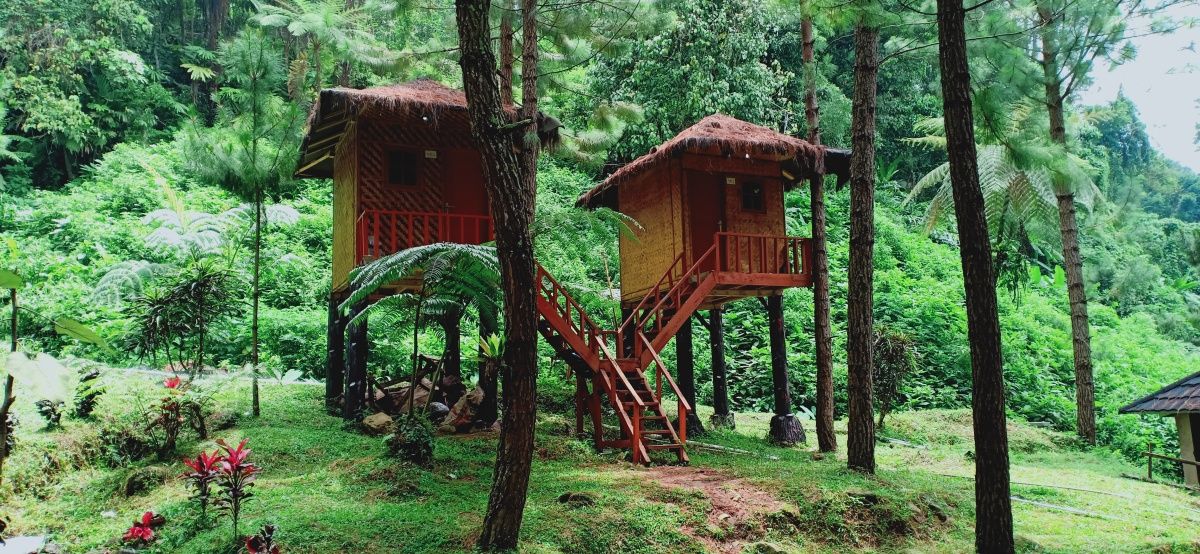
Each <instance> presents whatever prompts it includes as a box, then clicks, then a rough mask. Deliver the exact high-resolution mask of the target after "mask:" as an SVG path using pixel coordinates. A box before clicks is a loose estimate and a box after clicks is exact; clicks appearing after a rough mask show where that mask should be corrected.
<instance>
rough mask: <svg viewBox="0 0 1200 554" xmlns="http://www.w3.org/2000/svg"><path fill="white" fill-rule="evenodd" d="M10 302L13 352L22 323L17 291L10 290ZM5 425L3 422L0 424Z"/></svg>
mask: <svg viewBox="0 0 1200 554" xmlns="http://www.w3.org/2000/svg"><path fill="white" fill-rule="evenodd" d="M8 300H9V302H11V303H12V316H11V320H10V321H9V330H10V331H12V350H11V351H12V352H16V351H17V326H18V324H19V323H20V316H19V315H18V314H19V311H18V310H19V308H17V289H8ZM0 424H3V422H0Z"/></svg>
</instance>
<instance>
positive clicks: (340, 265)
mask: <svg viewBox="0 0 1200 554" xmlns="http://www.w3.org/2000/svg"><path fill="white" fill-rule="evenodd" d="M356 137H357V133H356V126H355V124H354V123H351V124H350V125H349V126H348V127H347V129H346V133H345V135H344V136H343V137H342V140H341V143H340V144H338V148H337V151H336V152H335V154H334V164H333V290H335V291H337V290H340V289H342V288H344V287H345V286H346V282H347V279H348V277H349V274H350V270H351V269H353V268H354V262H355V259H354V257H355V256H354V223H355V219H357V217H358V198H357V195H356V194H355V190H356V185H355V183H356V179H357V169H356V168H357V165H358V163H357V152H358V141H357V140H356Z"/></svg>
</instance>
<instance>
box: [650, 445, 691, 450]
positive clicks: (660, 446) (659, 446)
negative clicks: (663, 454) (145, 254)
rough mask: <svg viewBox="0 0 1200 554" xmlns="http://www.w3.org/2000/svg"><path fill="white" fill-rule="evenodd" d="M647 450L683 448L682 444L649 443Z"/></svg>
mask: <svg viewBox="0 0 1200 554" xmlns="http://www.w3.org/2000/svg"><path fill="white" fill-rule="evenodd" d="M645 446H646V450H682V449H683V445H682V444H647V445H645Z"/></svg>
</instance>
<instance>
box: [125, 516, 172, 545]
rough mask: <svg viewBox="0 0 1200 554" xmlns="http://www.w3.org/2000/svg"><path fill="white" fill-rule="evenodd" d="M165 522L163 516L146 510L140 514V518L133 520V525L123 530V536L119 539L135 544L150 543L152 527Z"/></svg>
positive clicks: (152, 538) (152, 537)
mask: <svg viewBox="0 0 1200 554" xmlns="http://www.w3.org/2000/svg"><path fill="white" fill-rule="evenodd" d="M166 522H167V519H166V518H164V517H163V516H160V515H156V514H155V513H154V512H146V513H144V514H142V517H141V519H137V520H134V522H133V527H130V528H129V530H128V531H126V532H125V536H123V537H121V540H122V541H123V542H127V543H131V544H135V545H145V544H150V543H152V542H154V528H155V527H160V526H162V524H164V523H166Z"/></svg>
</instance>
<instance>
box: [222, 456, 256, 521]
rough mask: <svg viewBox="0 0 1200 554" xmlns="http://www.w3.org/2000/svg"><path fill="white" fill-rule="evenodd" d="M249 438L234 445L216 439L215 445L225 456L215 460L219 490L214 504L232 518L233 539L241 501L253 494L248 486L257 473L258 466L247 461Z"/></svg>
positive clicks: (240, 510)
mask: <svg viewBox="0 0 1200 554" xmlns="http://www.w3.org/2000/svg"><path fill="white" fill-rule="evenodd" d="M248 441H249V439H242V442H240V443H238V445H237V446H236V447H234V446H229V443H227V442H225V441H224V440H218V441H217V446H220V447H221V450H224V451H225V456H224V458H222V459H221V460H219V461H217V486H219V487H220V492H219V494H218V496H217V501H216V506H217V508H218V509H220V510H221V511H222V512H223V513H225V514H228V515H229V517H230V518H231V519H233V539H234V541H235V542H236V541H237V540H238V539H239V537H240V535H238V517H239V516H240V515H241V512H242V503H244V502H245V501H247V500H249V499H250V498H251V497H253V496H254V493H252V492H250V488H251V487H253V486H254V480H255V478H256V477H257V475H258V466H256V465H254V463H253V462H250V461H249V458H250V449H249V448H246V443H247V442H248Z"/></svg>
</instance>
